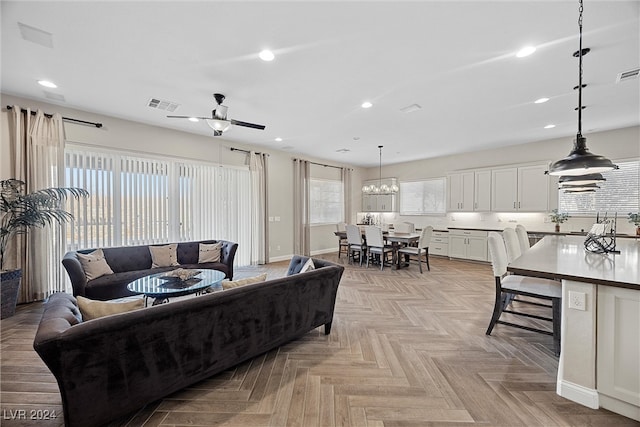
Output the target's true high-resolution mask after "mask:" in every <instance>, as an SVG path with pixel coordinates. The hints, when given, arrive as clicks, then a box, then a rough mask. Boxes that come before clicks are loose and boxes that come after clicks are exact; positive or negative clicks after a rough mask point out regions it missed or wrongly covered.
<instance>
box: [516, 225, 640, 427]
mask: <svg viewBox="0 0 640 427" xmlns="http://www.w3.org/2000/svg"><path fill="white" fill-rule="evenodd" d="M584 240H585V238H584V237H583V236H571V235H566V236H554V235H550V236H546V237H544V238H543V239H542V240H541V241H540V242H538V243H537V244H535V245H534V246H533V247H531V249H529V250H528V251H526V252H525V253H524V254H522V256H520V257H519V258H517V259H516V260H514V261H513V262H512V263H510V264H509V266H508V267H507V270H508V271H510V272H512V273H515V274H521V275H529V276H537V277H545V278H550V279H558V280H561V281H562V332H561V353H560V360H559V363H558V381H557V393H558V394H559V395H560V396H563V397H565V398H567V399H570V400H573V401H575V402H578V403H580V404H582V405H585V406H587V407H589V408H593V409H597V408H599V407H602V408H605V409H608V410H610V411H613V412H616V413H619V414H622V415H624V416H627V417H629V418H633V419H635V420H638V421H640V240H638V239H618V240H617V249H618V250H619V251H620V253H617V254H614V253H609V254H595V253H591V252H588V251H586V250H585V248H584Z"/></svg>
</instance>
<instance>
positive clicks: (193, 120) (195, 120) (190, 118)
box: [189, 117, 200, 122]
mask: <svg viewBox="0 0 640 427" xmlns="http://www.w3.org/2000/svg"><path fill="white" fill-rule="evenodd" d="M189 121H190V122H199V121H200V120H198V118H197V117H189Z"/></svg>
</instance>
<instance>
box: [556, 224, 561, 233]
mask: <svg viewBox="0 0 640 427" xmlns="http://www.w3.org/2000/svg"><path fill="white" fill-rule="evenodd" d="M559 232H560V224H556V233H559Z"/></svg>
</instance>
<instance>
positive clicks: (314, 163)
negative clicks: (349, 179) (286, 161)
mask: <svg viewBox="0 0 640 427" xmlns="http://www.w3.org/2000/svg"><path fill="white" fill-rule="evenodd" d="M293 160H298V161H304V162H307V163H309V164H312V165H318V166H324V167H325V168H336V169H345V168H344V167H342V166H333V165H325V164H324V163H316V162H312V161H311V160H304V159H295V158H294V159H293ZM346 169H350V168H346ZM351 170H353V169H351Z"/></svg>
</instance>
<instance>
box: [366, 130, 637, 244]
mask: <svg viewBox="0 0 640 427" xmlns="http://www.w3.org/2000/svg"><path fill="white" fill-rule="evenodd" d="M585 136H586V137H587V147H589V151H591V152H592V153H595V154H600V155H603V156H606V157H608V158H610V159H612V160H614V161H615V160H622V159H630V158H636V159H637V158H639V157H640V127H638V126H634V127H628V128H623V129H615V130H611V131H605V132H595V133H591V134H585ZM572 146H573V140H572V138H559V139H551V140H546V141H537V142H531V143H527V144H521V145H515V146H510V147H502V148H495V149H490V150H482V151H475V152H473V153H463V154H455V155H451V156H445V157H438V158H433V159H424V160H416V161H413V162H407V163H399V164H394V165H388V166H383V167H382V176H383V177H396V178H398V180H399V181H412V180H418V179H424V178H435V177H442V176H446V174H447V173H448V172H453V171H456V170H463V169H474V168H485V167H492V166H501V165H509V164H522V163H548V162H553V161H555V160H558V159H561V158H563V157H565V156H566V155H567V154H569V151H571V148H572ZM379 173H380V172H379V169H378V167H374V168H368V169H366V170H365V171H364V179H365V180H366V179H377V178H378V175H379ZM382 216H383V217H384V221H385V222H386V223H393V222H400V221H412V222H414V223H415V224H416V226H425V225H433V226H434V227H435V228H446V227H473V228H496V229H502V228H504V227H507V226H508V227H515V224H517V223H520V224H523V225H524V226H525V227H526V228H527V229H528V230H531V231H553V229H554V224H553V223H550V222H547V215H546V214H544V213H482V214H480V213H469V212H459V213H450V214H447V215H443V216H401V215H399V214H397V213H396V214H392V213H385V214H382ZM593 222H594V219H593V218H584V217H582V218H580V217H576V218H570V219H569V221H567V222H566V223H564V224H562V228H561V229H562V230H563V231H580V230H583V229H584V230H589V229H590V228H591V225H592V224H593ZM618 231H619V232H620V233H628V234H634V233H635V228H634V227H633V225H632V224H629V223H628V222H627V220H626V217H625V218H621V219H619V220H618Z"/></svg>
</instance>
